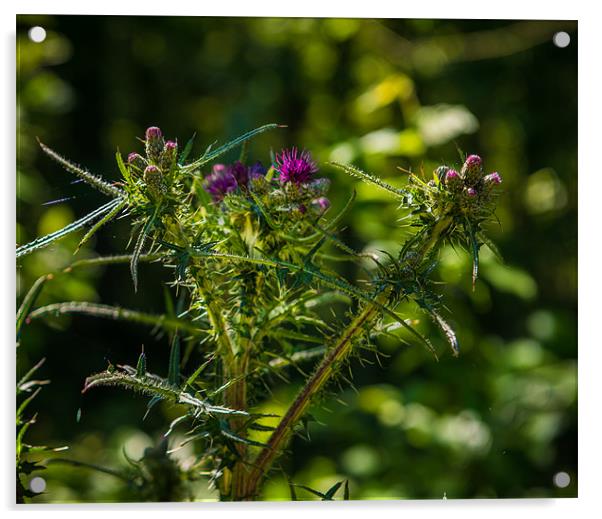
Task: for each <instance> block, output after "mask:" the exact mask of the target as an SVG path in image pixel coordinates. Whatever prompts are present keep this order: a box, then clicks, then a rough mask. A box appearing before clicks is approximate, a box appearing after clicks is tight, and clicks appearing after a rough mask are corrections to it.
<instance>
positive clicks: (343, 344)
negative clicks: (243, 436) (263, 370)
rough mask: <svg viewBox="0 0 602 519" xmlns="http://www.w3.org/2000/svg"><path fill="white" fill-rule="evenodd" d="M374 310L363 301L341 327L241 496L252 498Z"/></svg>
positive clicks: (372, 315) (347, 353)
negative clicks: (338, 334)
mask: <svg viewBox="0 0 602 519" xmlns="http://www.w3.org/2000/svg"><path fill="white" fill-rule="evenodd" d="M379 300H380V302H381V303H382V302H384V301H385V300H386V296H385V295H384V294H382V295H381V296H380V297H379ZM377 314H378V308H377V307H376V306H375V305H367V306H366V307H365V308H364V309H363V310H362V311H361V312H360V314H359V315H358V316H357V317H356V318H355V319H354V320H353V321H352V322H351V323H350V324H349V326H348V327H347V328H346V329H345V331H344V332H343V334H342V335H341V336H340V337H339V340H338V341H337V343H336V344H335V345H334V347H333V348H332V349H331V350H330V351H329V352H328V353H327V354H326V356H325V357H324V359H323V360H322V362H321V363H320V364H319V366H318V368H317V369H316V371H315V372H314V374H313V375H312V376H311V378H310V379H309V380H308V381H307V383H306V384H305V387H303V389H302V390H301V392H300V393H299V394H298V395H297V398H295V400H294V402H293V403H292V404H291V406H290V407H289V409H288V411H287V412H286V414H285V415H284V417H283V418H282V420H281V421H280V423H279V424H278V427H277V428H276V430H275V431H274V432H273V433H272V436H271V437H270V440H269V441H268V445H267V447H266V448H264V449H263V450H262V451H261V452H260V454H259V456H258V457H257V459H256V460H255V462H254V463H253V468H252V470H251V472H250V473H249V477H248V482H247V493H246V496H244V498H245V499H254V498H255V496H256V494H257V492H258V490H259V488H260V485H261V483H262V481H263V478H264V477H265V475H266V474H267V472H268V471H269V469H270V468H271V466H272V464H273V462H274V460H275V458H276V457H277V456H278V455H279V454H280V452H281V451H282V450H283V449H284V447H285V446H286V444H287V442H288V440H289V438H290V436H291V434H292V432H293V428H294V426H295V425H296V423H297V422H298V421H299V419H300V418H301V417H302V416H303V415H304V414H305V412H306V411H307V408H308V407H309V405H310V403H311V400H312V398H313V397H314V396H315V395H316V394H317V393H318V392H319V391H320V390H321V389H322V388H323V387H324V385H325V384H326V382H328V380H329V379H330V377H331V375H332V374H333V372H334V371H335V369H336V367H337V366H338V365H339V364H340V362H341V361H343V360H344V359H346V358H347V356H348V355H349V353H350V352H351V349H352V346H353V339H354V338H355V337H357V336H358V335H360V334H361V333H362V331H363V330H364V326H365V325H366V324H367V323H370V322H371V321H372V319H374V317H375V316H376V315H377Z"/></svg>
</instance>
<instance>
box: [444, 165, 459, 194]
mask: <svg viewBox="0 0 602 519" xmlns="http://www.w3.org/2000/svg"><path fill="white" fill-rule="evenodd" d="M445 185H446V186H447V187H448V188H449V189H450V191H459V190H461V189H462V179H461V178H460V173H458V172H457V171H456V170H455V169H448V170H447V171H446V172H445Z"/></svg>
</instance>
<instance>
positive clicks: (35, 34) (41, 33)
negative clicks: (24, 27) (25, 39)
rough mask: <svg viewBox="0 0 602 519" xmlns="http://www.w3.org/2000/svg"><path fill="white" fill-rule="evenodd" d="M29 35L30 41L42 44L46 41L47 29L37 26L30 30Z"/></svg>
mask: <svg viewBox="0 0 602 519" xmlns="http://www.w3.org/2000/svg"><path fill="white" fill-rule="evenodd" d="M27 35H28V36H29V39H30V40H31V41H33V42H34V43H42V42H43V41H44V40H45V39H46V29H44V27H40V26H39V25H36V26H35V27H32V28H31V29H29V32H28V33H27Z"/></svg>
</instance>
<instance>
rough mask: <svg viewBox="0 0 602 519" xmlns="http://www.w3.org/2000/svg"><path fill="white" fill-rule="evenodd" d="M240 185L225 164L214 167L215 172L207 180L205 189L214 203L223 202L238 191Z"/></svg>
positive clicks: (204, 185) (204, 184)
mask: <svg viewBox="0 0 602 519" xmlns="http://www.w3.org/2000/svg"><path fill="white" fill-rule="evenodd" d="M237 187H238V184H237V182H236V178H235V177H234V175H233V174H232V171H231V170H230V168H228V167H227V166H224V165H223V164H216V165H215V166H213V172H212V173H211V174H209V175H207V177H206V178H205V182H204V183H203V188H204V189H205V191H207V193H209V194H210V195H211V198H212V199H213V201H214V202H221V201H222V200H223V199H224V197H225V196H226V195H227V194H228V193H231V192H232V191H236V188H237Z"/></svg>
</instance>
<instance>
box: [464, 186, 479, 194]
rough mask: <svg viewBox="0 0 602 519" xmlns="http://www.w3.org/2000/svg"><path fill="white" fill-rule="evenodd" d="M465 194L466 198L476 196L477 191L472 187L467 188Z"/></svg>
mask: <svg viewBox="0 0 602 519" xmlns="http://www.w3.org/2000/svg"><path fill="white" fill-rule="evenodd" d="M466 193H467V194H468V196H477V190H476V189H475V188H474V187H469V188H468V189H467V190H466Z"/></svg>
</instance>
